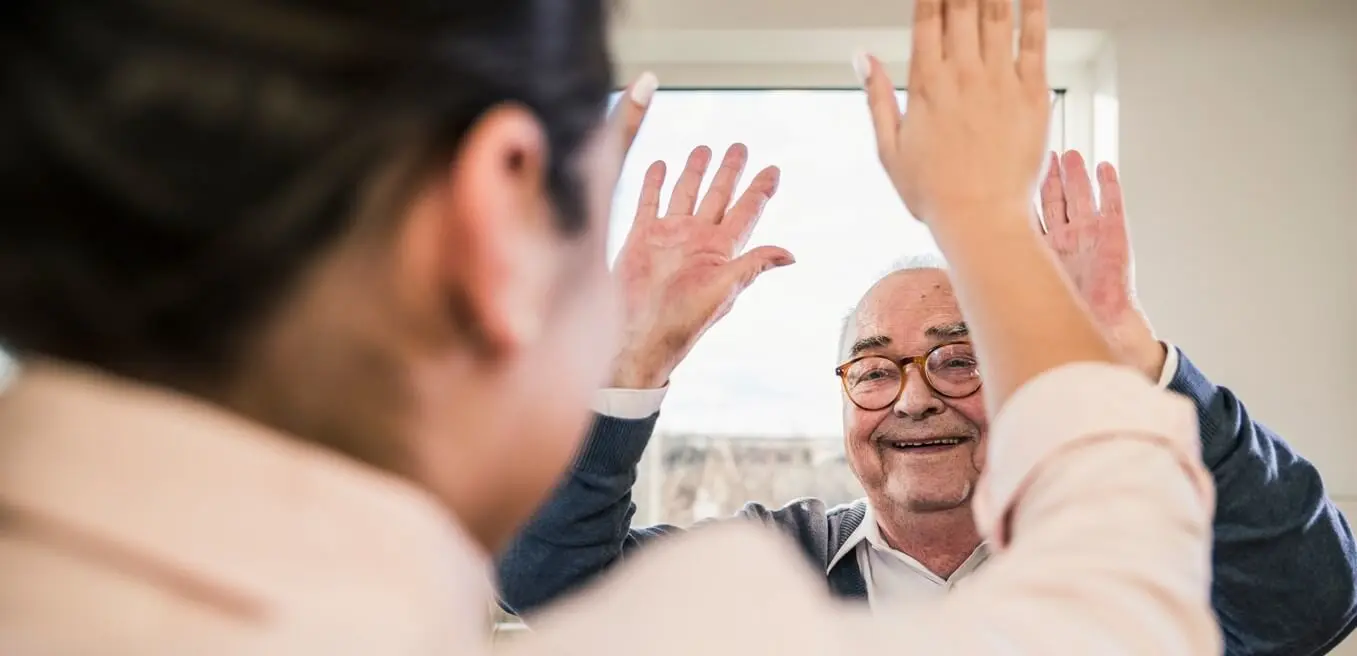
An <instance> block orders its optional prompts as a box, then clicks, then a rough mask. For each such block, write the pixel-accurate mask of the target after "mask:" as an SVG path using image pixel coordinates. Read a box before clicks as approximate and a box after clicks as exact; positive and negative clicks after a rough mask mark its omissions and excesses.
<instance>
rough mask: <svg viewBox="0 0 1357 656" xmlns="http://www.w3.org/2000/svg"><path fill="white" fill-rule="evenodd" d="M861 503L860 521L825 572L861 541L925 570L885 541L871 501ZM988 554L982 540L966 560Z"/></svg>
mask: <svg viewBox="0 0 1357 656" xmlns="http://www.w3.org/2000/svg"><path fill="white" fill-rule="evenodd" d="M861 503H862V504H863V506H864V507H865V509H866V510H865V512H864V513H863V516H862V523H860V524H858V525H857V528H855V529H853V532H852V533H849V534H848V539H847V540H844V542H843V544H842V545H840V546H839V550H838V551H836V552H834V557H833V558H830V559H829V565H827V566H826V567H825V573H826V574H828V573H829V571H830V570H832V569H834V566H835V565H837V564H838V563H839V561H840V560H843V558H844V556H847V555H848V554H850V553H852V552H853V550H855V549H857V547H858V545H860V544H863V543H866V544H868V545H870V546H872V547H874V548H876V549H879V550H881V551H886V552H890V553H893V554H896V555H897V556H903V557H904V558H906V559H908V561H910V562H912V563H914V565H915V566H916V567H917V568H918V569H919V570H921V571H925V572H926V571H927V569H925V568H924V566H923V565H922V564H919V563H918V561H916V560H914V557H913V556H910V555H909V554H906V553H903V552H900V551H896V550H895V549H894V548H893V547H891V546H890V545H889V544H887V543H886V538H885V536H883V535H882V534H881V525H880V524H879V523H878V522H877V519H876V510H874V509H873V508H872V503H871V502H870V501H868V500H866V499H862V500H861ZM988 555H989V545H988V544H987V543H984V542H982V543H980V545H979V546H978V547H976V548H975V551H974V552H972V553H971V555H970V557H969V558H968V559H967V562H968V563H969V562H971V561H975V560H983V559H984V558H986V557H987V556H988Z"/></svg>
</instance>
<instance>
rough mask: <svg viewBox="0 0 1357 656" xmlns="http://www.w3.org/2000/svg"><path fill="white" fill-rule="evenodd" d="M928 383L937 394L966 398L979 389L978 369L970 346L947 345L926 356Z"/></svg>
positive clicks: (973, 351)
mask: <svg viewBox="0 0 1357 656" xmlns="http://www.w3.org/2000/svg"><path fill="white" fill-rule="evenodd" d="M925 373H926V374H927V375H928V382H929V384H931V385H932V386H933V389H935V390H937V391H938V393H939V394H942V395H944V396H951V397H961V396H968V395H970V394H972V393H974V392H975V390H977V389H980V369H979V367H978V366H977V365H976V361H975V349H974V348H972V347H971V345H970V344H948V345H946V346H941V347H939V348H937V349H935V350H934V351H933V352H932V353H929V354H928V363H927V371H926V372H925Z"/></svg>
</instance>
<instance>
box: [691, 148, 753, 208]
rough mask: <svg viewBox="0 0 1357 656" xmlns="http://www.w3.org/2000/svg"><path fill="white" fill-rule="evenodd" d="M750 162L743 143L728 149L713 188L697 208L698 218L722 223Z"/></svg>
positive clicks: (747, 151) (714, 179)
mask: <svg viewBox="0 0 1357 656" xmlns="http://www.w3.org/2000/svg"><path fill="white" fill-rule="evenodd" d="M748 162H749V149H748V148H747V147H745V145H744V144H742V143H737V144H733V145H732V146H731V147H730V148H728V149H726V156H725V157H724V158H722V159H721V168H719V169H716V176H715V177H713V178H712V181H711V186H710V187H708V188H707V195H706V196H704V197H703V198H702V204H701V205H699V206H698V208H697V216H700V217H702V218H704V219H709V220H711V222H712V223H720V222H721V218H722V217H723V216H725V214H726V208H727V207H730V199H731V197H732V196H734V195H735V185H737V184H739V182H740V175H741V174H742V173H744V166H745V164H746V163H748Z"/></svg>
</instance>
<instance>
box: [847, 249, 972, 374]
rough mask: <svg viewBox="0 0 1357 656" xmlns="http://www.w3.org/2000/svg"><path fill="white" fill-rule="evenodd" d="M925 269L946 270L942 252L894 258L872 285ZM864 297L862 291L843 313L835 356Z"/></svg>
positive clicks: (928, 252)
mask: <svg viewBox="0 0 1357 656" xmlns="http://www.w3.org/2000/svg"><path fill="white" fill-rule="evenodd" d="M926 269H939V270H942V271H947V270H948V266H947V260H946V259H944V258H943V257H942V253H938V252H936V251H925V252H923V253H914V254H912V255H906V256H905V257H902V258H900V259H898V260H896V261H895V263H894V264H892V265H891V266H890V268H889V269H887V270H886V272H885V273H883V274H881V275H879V276H877V277H876V280H873V281H872V286H876V283H878V282H881V281H882V280H885V279H886V278H887V277H889V276H892V275H895V274H897V273H900V272H901V271H920V270H926ZM870 290H871V287H868V291H870ZM866 297H867V292H863V293H862V295H861V296H859V297H858V300H857V302H856V303H854V304H853V307H852V308H851V309H849V310H848V312H847V313H846V314H844V316H843V325H842V326H841V327H840V328H839V346H838V352H837V353H836V356H840V355H842V354H843V348H844V340H846V339H848V329H849V328H851V327H852V325H853V317H854V316H856V315H857V313H858V306H859V305H862V299H863V298H866Z"/></svg>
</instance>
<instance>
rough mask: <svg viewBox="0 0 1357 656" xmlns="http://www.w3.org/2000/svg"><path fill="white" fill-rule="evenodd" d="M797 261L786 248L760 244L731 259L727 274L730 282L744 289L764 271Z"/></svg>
mask: <svg viewBox="0 0 1357 656" xmlns="http://www.w3.org/2000/svg"><path fill="white" fill-rule="evenodd" d="M795 263H796V258H795V257H793V256H792V254H791V253H790V252H789V251H788V250H787V249H785V248H779V247H777V246H760V247H758V248H755V249H753V250H751V251H749V252H748V253H745V254H744V255H741V256H739V257H737V258H735V259H734V260H731V261H730V263H729V264H727V265H726V267H727V269H726V275H727V276H729V280H728V283H733V286H735V287H736V288H737V289H741V290H742V289H745V288H747V287H749V286H750V285H752V284H753V283H754V280H755V279H756V278H758V277H759V276H760V275H761V274H763V273H764V272H766V271H770V270H772V269H776V268H778V267H784V266H787V265H789V264H795Z"/></svg>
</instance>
